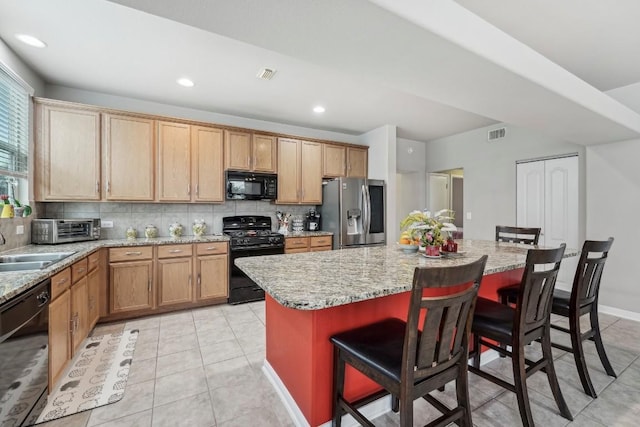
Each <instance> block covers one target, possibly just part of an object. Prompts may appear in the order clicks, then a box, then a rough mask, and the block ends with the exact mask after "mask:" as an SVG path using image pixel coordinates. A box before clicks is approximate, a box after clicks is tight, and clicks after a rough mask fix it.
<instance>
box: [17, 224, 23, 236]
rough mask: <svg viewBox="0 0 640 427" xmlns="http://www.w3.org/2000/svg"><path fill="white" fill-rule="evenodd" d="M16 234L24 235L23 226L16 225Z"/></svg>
mask: <svg viewBox="0 0 640 427" xmlns="http://www.w3.org/2000/svg"><path fill="white" fill-rule="evenodd" d="M16 234H24V225H16Z"/></svg>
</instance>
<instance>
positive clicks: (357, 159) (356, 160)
mask: <svg viewBox="0 0 640 427" xmlns="http://www.w3.org/2000/svg"><path fill="white" fill-rule="evenodd" d="M347 157H348V167H347V176H349V177H353V178H366V177H367V150H366V149H361V148H353V147H349V148H347Z"/></svg>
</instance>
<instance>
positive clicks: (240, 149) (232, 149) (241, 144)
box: [224, 130, 251, 171]
mask: <svg viewBox="0 0 640 427" xmlns="http://www.w3.org/2000/svg"><path fill="white" fill-rule="evenodd" d="M224 168H225V169H235V170H247V171H248V170H251V134H250V133H248V132H238V131H231V130H225V131H224Z"/></svg>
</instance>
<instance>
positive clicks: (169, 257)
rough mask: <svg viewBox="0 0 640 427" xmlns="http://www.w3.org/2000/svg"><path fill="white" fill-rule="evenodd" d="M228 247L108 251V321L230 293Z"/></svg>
mask: <svg viewBox="0 0 640 427" xmlns="http://www.w3.org/2000/svg"><path fill="white" fill-rule="evenodd" d="M228 263H229V257H228V243H227V242H210V243H196V244H190V243H188V244H171V245H158V246H155V247H154V246H140V247H135V248H131V247H126V248H111V249H109V272H110V275H109V295H110V306H109V314H108V315H109V316H112V317H120V318H122V317H133V316H135V315H142V314H151V313H153V312H157V311H169V310H171V309H172V307H173V308H176V309H182V308H188V307H189V306H190V305H203V304H202V303H206V302H226V298H227V297H228V294H229V290H228V289H229V265H228Z"/></svg>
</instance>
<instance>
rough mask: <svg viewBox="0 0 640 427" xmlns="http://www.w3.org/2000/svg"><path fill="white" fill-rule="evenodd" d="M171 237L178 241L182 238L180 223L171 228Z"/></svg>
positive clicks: (172, 225) (175, 223)
mask: <svg viewBox="0 0 640 427" xmlns="http://www.w3.org/2000/svg"><path fill="white" fill-rule="evenodd" d="M169 236H171V237H172V238H174V239H176V238H178V237H180V236H182V224H180V223H179V222H174V223H173V224H171V225H170V226H169Z"/></svg>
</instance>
